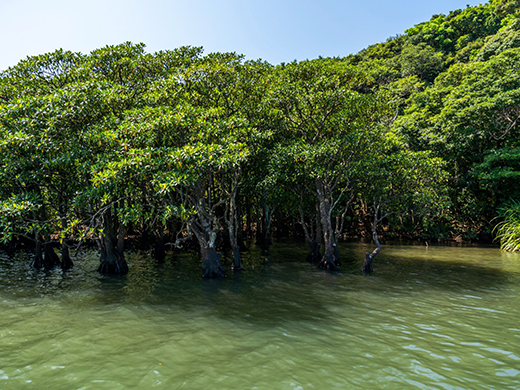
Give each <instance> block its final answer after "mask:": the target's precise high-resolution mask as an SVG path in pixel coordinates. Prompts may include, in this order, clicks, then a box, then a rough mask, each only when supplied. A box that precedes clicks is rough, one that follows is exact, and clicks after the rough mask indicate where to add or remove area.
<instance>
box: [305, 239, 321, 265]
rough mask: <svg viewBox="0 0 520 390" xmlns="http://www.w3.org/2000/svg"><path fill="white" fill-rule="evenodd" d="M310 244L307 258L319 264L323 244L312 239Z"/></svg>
mask: <svg viewBox="0 0 520 390" xmlns="http://www.w3.org/2000/svg"><path fill="white" fill-rule="evenodd" d="M308 244H309V255H308V256H307V260H309V262H311V263H315V264H318V263H319V262H320V260H321V251H320V248H321V245H320V243H319V242H316V241H314V240H311V241H310V242H308Z"/></svg>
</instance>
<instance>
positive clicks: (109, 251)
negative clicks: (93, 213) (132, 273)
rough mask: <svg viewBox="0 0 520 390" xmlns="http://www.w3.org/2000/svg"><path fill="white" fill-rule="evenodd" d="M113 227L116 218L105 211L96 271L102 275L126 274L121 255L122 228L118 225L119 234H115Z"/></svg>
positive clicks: (123, 259) (125, 265) (124, 261)
mask: <svg viewBox="0 0 520 390" xmlns="http://www.w3.org/2000/svg"><path fill="white" fill-rule="evenodd" d="M115 225H117V218H116V217H114V216H112V213H111V211H107V213H105V215H103V234H102V236H101V256H100V261H101V264H100V265H99V267H98V269H97V270H98V272H100V273H103V274H126V273H127V272H128V265H127V263H126V260H125V256H124V254H123V249H124V228H123V226H121V225H120V226H119V232H117V229H116V227H115ZM117 233H119V234H117Z"/></svg>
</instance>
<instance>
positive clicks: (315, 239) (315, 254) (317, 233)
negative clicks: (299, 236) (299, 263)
mask: <svg viewBox="0 0 520 390" xmlns="http://www.w3.org/2000/svg"><path fill="white" fill-rule="evenodd" d="M298 212H299V214H300V224H301V225H302V228H303V234H304V235H305V241H307V244H308V245H309V255H308V256H307V260H308V261H309V262H311V263H318V262H319V261H320V259H321V253H320V247H321V245H320V244H321V229H320V228H319V220H317V219H315V220H314V221H311V223H310V231H309V227H308V226H307V223H306V222H305V215H304V213H303V206H302V204H301V200H300V205H299V206H298ZM314 222H316V229H315V228H314Z"/></svg>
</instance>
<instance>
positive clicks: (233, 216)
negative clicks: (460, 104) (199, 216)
mask: <svg viewBox="0 0 520 390" xmlns="http://www.w3.org/2000/svg"><path fill="white" fill-rule="evenodd" d="M236 196H237V186H234V187H233V189H232V192H231V196H230V199H229V204H227V205H226V212H225V220H226V224H227V226H228V233H229V243H230V245H231V251H232V252H233V266H232V269H233V271H242V270H243V269H244V268H242V257H241V255H240V246H239V244H238V232H239V231H240V230H241V226H240V224H239V223H238V221H239V218H238V216H237V213H238V209H237V204H236Z"/></svg>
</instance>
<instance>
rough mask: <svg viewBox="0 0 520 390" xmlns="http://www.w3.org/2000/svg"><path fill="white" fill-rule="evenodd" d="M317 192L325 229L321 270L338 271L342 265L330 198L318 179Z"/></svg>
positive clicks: (322, 223) (322, 224)
mask: <svg viewBox="0 0 520 390" xmlns="http://www.w3.org/2000/svg"><path fill="white" fill-rule="evenodd" d="M316 190H317V194H318V201H319V210H320V217H321V226H322V229H323V243H324V246H325V253H324V254H323V257H322V259H321V261H320V264H319V265H318V267H319V268H321V269H327V270H331V271H337V270H338V265H340V262H339V258H338V257H336V252H335V250H334V245H335V238H334V230H333V229H332V221H331V217H330V211H331V210H330V208H331V204H330V196H329V194H326V193H325V187H324V184H323V182H322V180H320V179H316Z"/></svg>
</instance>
